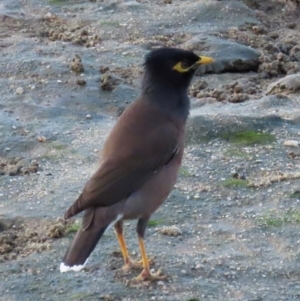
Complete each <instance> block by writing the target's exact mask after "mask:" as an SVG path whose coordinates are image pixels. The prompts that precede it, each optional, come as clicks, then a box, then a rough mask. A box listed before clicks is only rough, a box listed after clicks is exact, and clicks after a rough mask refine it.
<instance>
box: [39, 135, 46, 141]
mask: <svg viewBox="0 0 300 301" xmlns="http://www.w3.org/2000/svg"><path fill="white" fill-rule="evenodd" d="M37 140H38V142H45V141H46V137H44V136H38V137H37Z"/></svg>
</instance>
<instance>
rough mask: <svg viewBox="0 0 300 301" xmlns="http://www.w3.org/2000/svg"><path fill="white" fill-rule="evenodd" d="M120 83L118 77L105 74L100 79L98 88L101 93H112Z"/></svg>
mask: <svg viewBox="0 0 300 301" xmlns="http://www.w3.org/2000/svg"><path fill="white" fill-rule="evenodd" d="M120 82H121V80H120V79H119V78H118V77H116V76H114V75H112V74H110V73H108V72H107V73H104V74H103V76H102V78H101V85H100V87H101V89H102V90H103V91H112V90H114V89H115V87H116V86H117V85H118V84H119V83H120Z"/></svg>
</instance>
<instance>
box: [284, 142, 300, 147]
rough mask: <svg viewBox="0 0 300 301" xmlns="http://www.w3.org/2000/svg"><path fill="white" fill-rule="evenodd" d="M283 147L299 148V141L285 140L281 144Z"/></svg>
mask: <svg viewBox="0 0 300 301" xmlns="http://www.w3.org/2000/svg"><path fill="white" fill-rule="evenodd" d="M283 145H284V146H294V147H298V146H299V141H297V140H286V141H284V143H283Z"/></svg>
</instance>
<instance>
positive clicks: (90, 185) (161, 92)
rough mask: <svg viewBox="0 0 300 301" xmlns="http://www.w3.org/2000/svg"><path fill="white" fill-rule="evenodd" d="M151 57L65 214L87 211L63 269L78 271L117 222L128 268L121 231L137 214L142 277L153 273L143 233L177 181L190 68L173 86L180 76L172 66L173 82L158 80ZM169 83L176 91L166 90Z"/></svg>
mask: <svg viewBox="0 0 300 301" xmlns="http://www.w3.org/2000/svg"><path fill="white" fill-rule="evenodd" d="M171 52H172V51H171ZM179 52H182V51H181V50H180V51H179ZM184 53H185V54H187V55H190V56H192V59H191V60H192V62H193V60H195V62H196V60H197V59H199V57H198V56H196V55H194V54H193V53H190V52H184ZM151 59H152V60H153V58H152V57H150V59H148V61H150V63H149V62H148V63H149V66H148V69H149V70H148V73H147V61H146V75H145V78H146V82H145V83H144V86H143V92H142V94H141V97H140V98H139V99H138V100H136V101H135V102H134V103H132V104H131V105H130V106H129V107H128V108H127V110H125V111H124V113H123V114H122V115H121V116H120V118H119V120H118V122H117V123H116V125H115V126H114V128H113V130H112V131H111V133H110V135H109V137H108V139H107V141H106V143H105V145H104V148H103V151H102V155H101V164H100V167H99V168H98V170H97V171H96V172H95V174H94V175H93V176H92V177H91V179H90V180H89V181H88V182H87V184H86V186H85V188H84V190H83V192H82V193H81V195H80V196H79V198H78V199H77V200H76V201H75V203H74V204H73V205H72V206H71V207H70V208H69V209H68V210H67V212H66V213H65V218H66V219H68V218H70V217H72V216H74V215H76V214H78V213H79V212H81V211H85V212H84V217H83V223H82V228H81V230H79V231H78V233H77V235H76V236H75V239H74V241H73V243H72V244H71V246H70V248H69V250H68V252H67V253H66V255H65V257H64V260H63V263H62V265H61V271H62V272H65V271H68V270H70V269H72V270H80V269H81V268H82V266H83V265H84V264H85V262H86V260H87V258H88V257H89V255H90V253H91V252H92V251H93V249H94V247H95V246H96V244H97V242H98V240H99V239H100V237H101V236H102V234H103V233H104V231H105V230H106V229H107V228H108V227H109V226H111V225H114V226H115V229H116V232H117V236H118V240H119V243H120V246H121V250H122V253H123V256H124V260H125V263H126V266H127V267H132V266H133V263H132V261H131V260H130V258H129V256H128V252H127V249H126V245H125V241H124V238H123V234H122V230H123V228H122V221H123V220H125V219H138V224H137V233H138V236H139V243H140V248H141V252H142V258H143V267H144V270H143V272H142V274H141V275H140V280H144V279H148V278H149V277H152V276H151V274H150V272H149V264H148V261H147V259H146V252H145V248H144V243H143V239H144V232H145V229H146V226H147V223H148V220H149V218H150V216H151V215H152V214H153V212H155V211H156V210H157V208H158V207H159V206H160V205H161V204H162V203H163V202H164V200H165V199H166V198H167V196H168V195H169V193H170V192H171V190H172V188H173V186H174V184H175V182H176V178H177V175H178V171H179V168H180V165H181V160H182V156H183V150H184V140H185V123H186V119H187V115H188V108H189V100H188V97H187V87H188V84H189V82H190V79H191V76H192V74H193V71H191V72H190V74H187V75H188V77H186V78H185V77H183V84H182V87H180V85H178V87H177V86H176V83H175V86H174V81H176V80H178V79H177V77H176V76H177V73H178V71H174V77H173V78H172V77H171V81H169V80H168V77H166V76H164V75H163V76H161V80H160V81H159V80H157V77H158V79H159V76H160V75H159V74H156V66H155V63H156V62H157V61H158V60H155V58H154V62H153V63H151ZM158 59H159V58H158ZM172 63H173V62H172ZM175 63H176V62H175ZM153 65H154V67H155V68H152V67H153ZM176 66H177V65H176ZM151 68H152V69H153V70H151ZM176 68H177V67H176ZM180 68H181V66H180ZM180 68H179V70H181V69H180ZM172 72H173V71H172ZM180 72H181V71H180ZM184 72H185V71H184ZM172 74H173V73H171V75H172ZM147 76H148V77H147ZM151 76H152V77H153V79H152V78H151ZM179 79H180V77H179ZM185 81H186V82H185ZM172 86H174V91H175V93H174V91H173V90H172V89H170V87H171V88H172Z"/></svg>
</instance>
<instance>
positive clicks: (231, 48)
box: [182, 34, 260, 75]
mask: <svg viewBox="0 0 300 301" xmlns="http://www.w3.org/2000/svg"><path fill="white" fill-rule="evenodd" d="M182 46H183V47H184V48H187V49H191V50H194V51H198V52H201V54H202V55H208V56H211V57H213V58H214V59H215V61H216V62H215V63H213V64H210V65H203V66H200V67H199V68H198V70H197V71H196V75H200V74H203V73H206V72H216V73H220V72H239V71H243V72H244V71H257V69H258V66H259V60H258V59H259V57H260V52H259V51H257V50H255V49H253V48H251V47H249V46H245V45H241V44H238V43H235V42H232V41H228V40H225V39H221V38H218V37H213V36H205V35H203V34H200V35H197V36H194V37H193V38H192V39H191V40H189V41H187V42H185V43H184V44H183V45H182ZM203 48H204V49H205V51H203Z"/></svg>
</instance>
